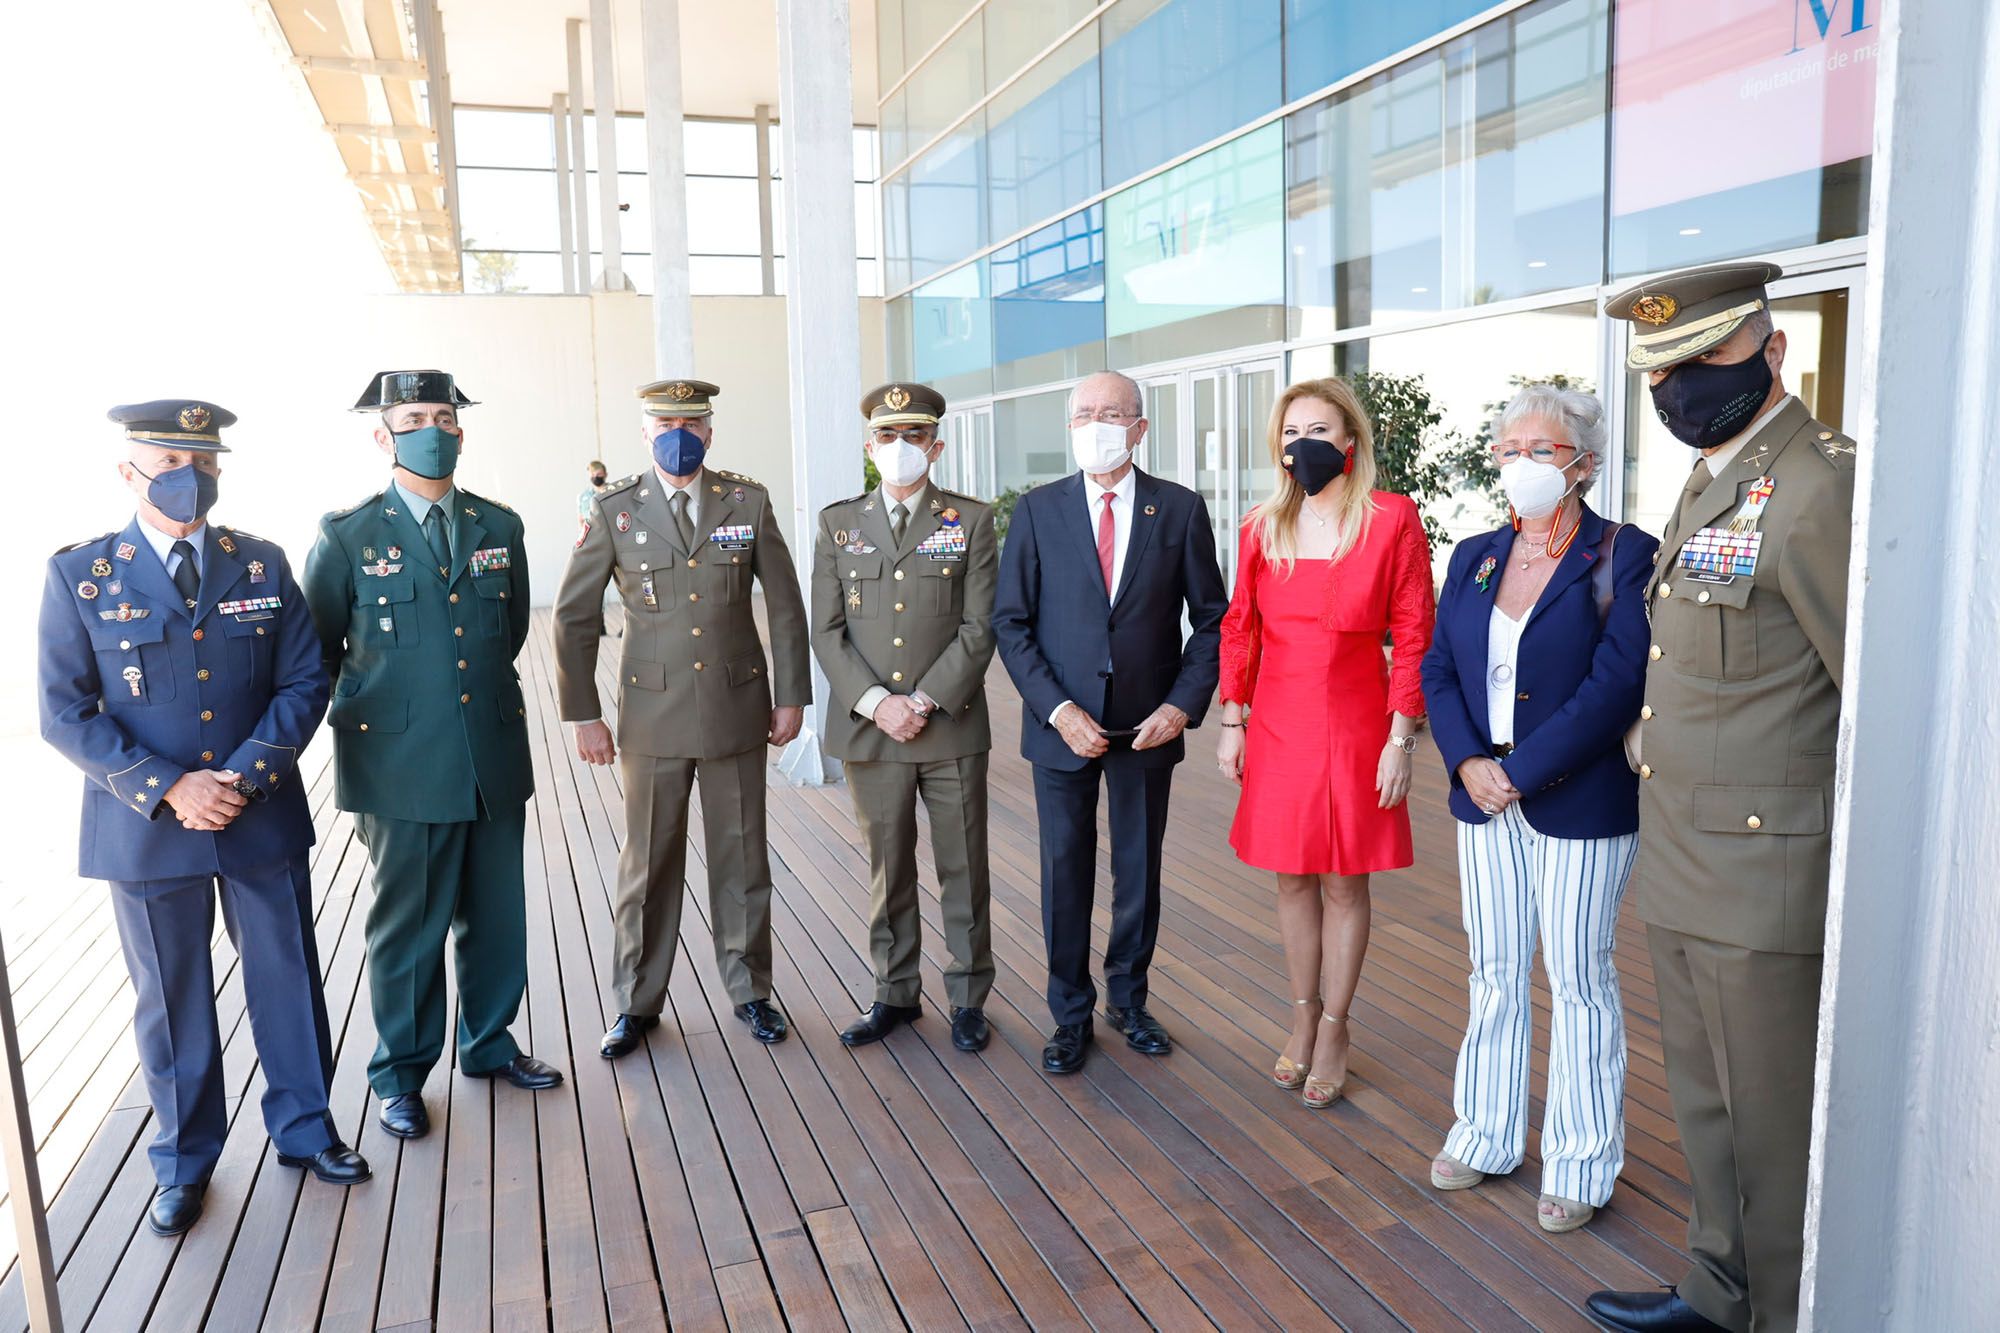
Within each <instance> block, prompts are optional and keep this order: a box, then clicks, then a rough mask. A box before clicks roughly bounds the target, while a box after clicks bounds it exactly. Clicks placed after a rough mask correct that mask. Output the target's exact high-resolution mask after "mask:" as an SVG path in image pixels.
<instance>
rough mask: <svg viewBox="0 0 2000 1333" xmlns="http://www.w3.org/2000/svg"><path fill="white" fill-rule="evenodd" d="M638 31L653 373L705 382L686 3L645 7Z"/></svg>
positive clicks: (657, 0)
mask: <svg viewBox="0 0 2000 1333" xmlns="http://www.w3.org/2000/svg"><path fill="white" fill-rule="evenodd" d="M639 24H640V29H641V31H642V33H643V38H644V53H645V59H646V190H647V194H648V196H649V197H650V201H651V203H652V206H653V208H652V212H653V237H652V240H653V368H654V370H656V371H657V372H659V373H660V374H661V375H698V374H700V373H701V372H700V371H699V370H698V369H696V367H695V364H694V304H693V300H692V288H691V287H690V286H689V284H688V226H687V141H686V140H685V139H684V138H683V137H682V134H681V6H680V0H642V3H641V5H640V11H639Z"/></svg>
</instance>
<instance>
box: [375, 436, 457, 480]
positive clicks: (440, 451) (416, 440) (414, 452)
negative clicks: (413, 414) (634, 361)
mask: <svg viewBox="0 0 2000 1333" xmlns="http://www.w3.org/2000/svg"><path fill="white" fill-rule="evenodd" d="M391 434H393V435H394V436H395V438H396V466H397V467H400V468H407V469H408V470H409V471H411V472H414V473H416V474H417V475H418V476H419V477H424V478H427V479H429V480H431V481H443V480H444V479H445V478H446V477H449V476H450V475H451V474H452V473H453V472H455V471H457V470H458V436H456V435H454V434H452V433H451V432H450V431H448V430H445V429H443V428H442V427H439V426H423V427H420V428H419V429H417V430H405V431H392V432H391Z"/></svg>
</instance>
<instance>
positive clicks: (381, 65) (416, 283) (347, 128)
mask: <svg viewBox="0 0 2000 1333" xmlns="http://www.w3.org/2000/svg"><path fill="white" fill-rule="evenodd" d="M252 7H253V8H254V9H255V10H256V11H257V12H258V13H259V16H260V17H261V18H262V19H263V20H264V22H265V26H266V27H267V28H268V29H269V30H270V32H271V34H272V37H273V39H274V41H276V42H277V43H279V44H281V45H282V46H283V48H285V49H286V50H287V51H289V53H290V57H291V63H292V66H293V69H294V71H295V72H296V75H297V78H298V82H299V85H300V90H301V91H302V92H303V93H304V95H305V97H306V99H307V100H308V102H309V103H310V105H311V106H312V108H313V110H314V112H315V113H316V114H317V115H318V116H319V118H320V122H321V124H323V125H324V126H325V128H326V132H327V133H328V134H329V135H331V136H332V138H333V142H334V146H335V148H336V149H337V150H338V152H339V153H340V157H341V161H342V163H343V164H344V165H345V167H346V170H347V177H348V179H349V180H350V181H351V182H353V184H354V188H355V190H356V191H357V192H358V193H359V195H360V202H361V207H362V211H363V213H364V214H365V215H366V217H367V221H368V225H369V227H370V229H371V230H373V231H374V233H375V240H376V244H377V245H379V246H380V247H381V250H382V257H383V259H384V260H385V261H386V262H387V263H388V265H389V271H390V273H391V274H392V275H393V276H394V278H395V281H396V285H397V286H398V287H399V288H400V289H401V290H403V291H406V292H455V291H459V290H461V289H462V276H461V271H460V265H459V244H458V227H457V226H456V225H455V214H456V212H457V206H458V190H457V182H456V155H455V153H454V152H453V147H452V138H451V133H452V131H451V115H450V112H449V108H450V106H451V80H450V76H449V74H448V73H447V69H446V64H445V55H444V28H443V25H442V24H441V23H440V22H439V21H438V13H437V4H436V0H252ZM440 108H442V109H443V110H440Z"/></svg>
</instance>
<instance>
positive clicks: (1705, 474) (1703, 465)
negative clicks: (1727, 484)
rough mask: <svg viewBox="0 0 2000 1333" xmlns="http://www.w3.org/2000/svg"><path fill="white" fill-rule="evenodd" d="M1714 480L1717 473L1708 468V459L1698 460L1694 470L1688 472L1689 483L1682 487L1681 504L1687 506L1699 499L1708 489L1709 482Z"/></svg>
mask: <svg viewBox="0 0 2000 1333" xmlns="http://www.w3.org/2000/svg"><path fill="white" fill-rule="evenodd" d="M1714 480H1715V474H1714V473H1713V472H1710V471H1709V470H1708V460H1707V459H1706V458H1703V459H1699V460H1697V461H1696V463H1695V465H1694V471H1692V472H1690V473H1688V479H1687V485H1686V486H1684V487H1682V488H1681V506H1682V507H1683V508H1685V507H1686V506H1688V505H1691V504H1693V503H1694V502H1695V501H1696V500H1699V499H1700V498H1701V493H1702V492H1703V491H1705V490H1707V489H1708V483H1710V482H1711V481H1714Z"/></svg>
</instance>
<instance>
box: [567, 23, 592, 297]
mask: <svg viewBox="0 0 2000 1333" xmlns="http://www.w3.org/2000/svg"><path fill="white" fill-rule="evenodd" d="M563 40H564V42H565V43H566V44H567V47H568V51H567V56H568V60H569V125H568V127H567V129H566V130H565V131H564V132H565V133H567V134H568V135H569V160H570V164H571V171H570V182H569V189H570V211H571V212H573V213H575V214H576V273H575V277H576V290H577V291H579V292H587V291H589V290H590V191H589V188H588V186H589V177H588V176H586V175H585V174H584V165H583V164H584V155H583V20H582V19H570V20H569V21H568V22H566V23H565V24H563Z"/></svg>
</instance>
